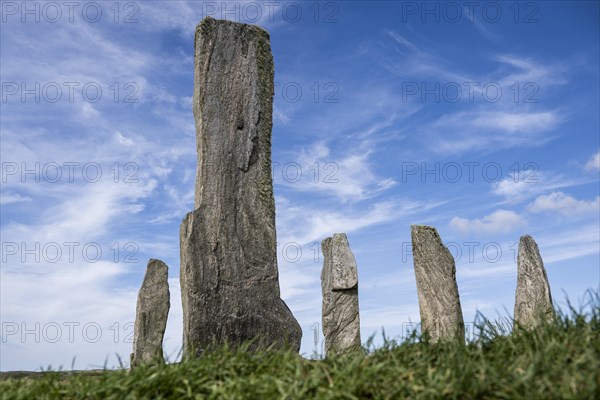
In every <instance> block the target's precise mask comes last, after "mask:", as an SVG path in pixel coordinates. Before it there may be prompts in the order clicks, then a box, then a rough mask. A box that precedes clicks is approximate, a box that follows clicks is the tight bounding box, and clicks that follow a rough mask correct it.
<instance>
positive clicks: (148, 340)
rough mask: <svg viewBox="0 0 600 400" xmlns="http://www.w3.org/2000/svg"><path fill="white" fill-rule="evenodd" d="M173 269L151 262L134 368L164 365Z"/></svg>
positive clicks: (141, 299) (141, 297)
mask: <svg viewBox="0 0 600 400" xmlns="http://www.w3.org/2000/svg"><path fill="white" fill-rule="evenodd" d="M168 278H169V267H167V264H165V263H164V262H162V261H160V260H154V259H150V261H148V266H147V267H146V274H145V275H144V282H143V283H142V287H141V288H140V291H139V292H138V298H137V306H136V310H135V325H134V338H133V353H132V354H131V366H132V367H135V366H136V365H140V364H152V363H161V362H164V358H163V348H162V343H163V337H164V335H165V329H166V327H167V317H168V315H169V307H170V305H171V303H170V294H169V282H168Z"/></svg>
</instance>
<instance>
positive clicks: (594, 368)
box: [0, 293, 600, 400]
mask: <svg viewBox="0 0 600 400" xmlns="http://www.w3.org/2000/svg"><path fill="white" fill-rule="evenodd" d="M588 297H589V302H588V304H587V305H586V307H585V310H586V311H585V312H583V311H581V310H575V309H573V308H571V310H570V311H569V312H568V313H566V314H561V313H559V314H558V315H557V318H556V320H555V321H554V322H552V323H548V324H544V325H543V326H541V327H540V328H539V329H537V330H535V331H532V332H520V333H518V334H509V333H507V332H506V331H505V330H503V329H497V328H494V326H495V325H492V324H489V322H488V323H482V324H481V325H480V326H479V332H480V337H479V338H478V339H477V340H475V341H473V342H470V343H469V344H466V345H464V344H462V343H442V344H430V343H428V342H427V338H419V337H413V338H412V339H411V340H407V341H405V342H403V343H400V344H399V343H396V342H394V341H386V342H385V344H384V345H383V346H381V347H379V348H377V349H374V348H372V346H369V345H367V348H365V350H364V354H362V353H361V354H354V355H351V356H350V355H348V356H337V357H331V358H327V359H325V360H307V359H304V358H302V357H299V356H298V355H297V354H293V353H281V352H260V353H247V352H244V351H243V350H238V351H231V350H228V349H227V348H221V349H218V350H214V351H211V352H209V353H207V354H206V355H205V356H204V357H203V358H201V359H199V360H195V361H189V362H185V363H179V364H168V365H160V366H153V367H143V368H138V369H135V370H134V371H131V372H129V371H125V370H121V371H106V372H102V373H100V374H94V375H70V376H64V375H59V374H57V373H52V372H49V373H46V374H44V375H43V376H42V377H38V378H35V379H8V380H4V381H1V382H0V398H2V399H27V400H30V399H55V398H56V399H58V398H62V399H119V400H122V399H204V398H207V399H312V398H318V399H527V400H535V399H598V398H600V396H599V395H600V386H599V385H600V382H599V381H600V376H599V374H600V361H599V360H600V337H599V334H600V301H599V296H598V294H597V293H593V294H590V295H589V296H588ZM582 310H583V308H582Z"/></svg>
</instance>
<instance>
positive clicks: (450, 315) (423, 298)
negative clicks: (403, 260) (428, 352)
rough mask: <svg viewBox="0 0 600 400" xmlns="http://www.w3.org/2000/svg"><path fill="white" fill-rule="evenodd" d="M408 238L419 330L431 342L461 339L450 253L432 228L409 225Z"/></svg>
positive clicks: (454, 272)
mask: <svg viewBox="0 0 600 400" xmlns="http://www.w3.org/2000/svg"><path fill="white" fill-rule="evenodd" d="M411 236H412V252H413V259H414V267H415V277H416V280H417V292H418V295H419V310H420V313H421V331H422V332H429V335H430V338H431V341H432V342H437V341H440V340H448V339H453V338H460V339H462V338H464V332H465V324H464V321H463V316H462V310H461V307H460V297H459V295H458V286H457V285H456V267H455V265H454V258H453V257H452V254H450V251H449V250H448V248H446V246H444V244H443V243H442V239H441V238H440V235H439V234H438V232H437V230H436V229H435V228H433V227H430V226H423V225H412V226H411Z"/></svg>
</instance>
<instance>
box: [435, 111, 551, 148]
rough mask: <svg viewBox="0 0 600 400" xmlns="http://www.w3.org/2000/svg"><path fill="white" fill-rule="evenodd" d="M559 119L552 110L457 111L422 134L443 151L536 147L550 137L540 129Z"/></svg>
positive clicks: (438, 120) (549, 128) (445, 116)
mask: <svg viewBox="0 0 600 400" xmlns="http://www.w3.org/2000/svg"><path fill="white" fill-rule="evenodd" d="M561 120H562V116H561V115H559V114H558V112H556V111H545V112H523V111H518V112H517V111H515V112H510V111H472V112H471V111H469V112H458V113H455V114H450V115H444V116H442V117H440V118H439V119H437V120H436V121H434V122H433V123H431V124H429V125H428V126H427V128H426V134H425V135H426V138H427V139H426V142H427V145H428V147H430V148H432V149H434V151H435V152H437V153H443V154H458V153H464V152H468V151H474V150H484V151H490V150H499V149H506V148H511V147H515V146H539V145H542V144H544V143H546V142H548V141H550V140H552V139H553V136H552V135H548V134H544V132H547V131H549V130H551V129H553V128H554V127H556V126H557V125H558V124H559V123H560V122H561ZM432 143H433V145H432Z"/></svg>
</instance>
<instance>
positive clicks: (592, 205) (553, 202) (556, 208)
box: [527, 192, 600, 216]
mask: <svg viewBox="0 0 600 400" xmlns="http://www.w3.org/2000/svg"><path fill="white" fill-rule="evenodd" d="M527 209H528V210H529V211H531V212H534V213H539V212H557V213H559V214H563V215H567V216H572V215H581V214H593V213H598V212H600V197H596V199H595V200H590V201H585V200H577V199H575V198H574V197H572V196H569V195H567V194H565V193H563V192H552V193H550V194H549V195H545V196H539V197H537V198H536V199H535V201H534V202H533V203H530V204H529V205H527Z"/></svg>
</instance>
